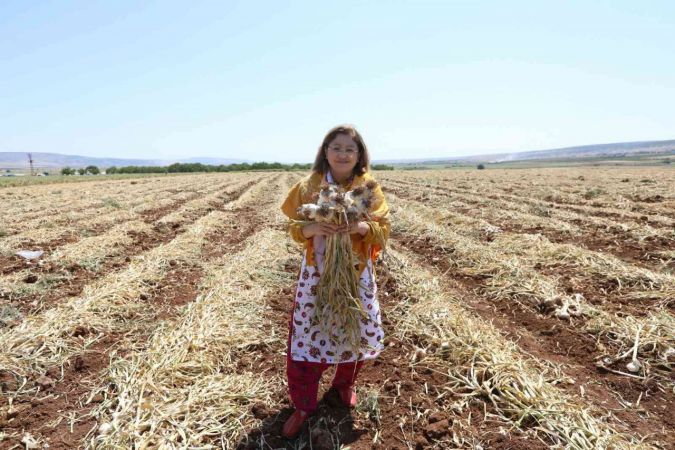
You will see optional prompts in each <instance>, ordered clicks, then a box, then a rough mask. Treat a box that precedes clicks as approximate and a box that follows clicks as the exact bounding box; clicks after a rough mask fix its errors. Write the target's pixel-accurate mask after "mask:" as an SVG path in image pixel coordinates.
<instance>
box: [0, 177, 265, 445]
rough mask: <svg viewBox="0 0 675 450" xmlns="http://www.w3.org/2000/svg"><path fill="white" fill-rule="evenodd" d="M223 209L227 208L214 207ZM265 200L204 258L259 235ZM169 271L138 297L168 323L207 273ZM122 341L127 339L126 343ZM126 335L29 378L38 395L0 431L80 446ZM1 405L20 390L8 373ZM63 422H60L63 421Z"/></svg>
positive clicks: (22, 402) (244, 213)
mask: <svg viewBox="0 0 675 450" xmlns="http://www.w3.org/2000/svg"><path fill="white" fill-rule="evenodd" d="M253 184H255V183H250V184H248V185H246V186H245V187H244V188H242V189H241V190H240V191H238V192H237V193H236V194H235V195H232V196H231V197H230V198H229V199H228V201H232V200H234V199H236V198H239V197H240V196H241V195H242V194H243V193H244V192H245V191H246V190H248V189H249V188H250V187H251V186H252V185H253ZM223 206H225V205H224V204H220V205H214V209H215V208H220V207H223ZM264 206H265V202H262V203H261V204H258V205H257V206H256V207H255V208H254V207H250V206H246V205H245V206H242V207H241V208H239V209H237V210H236V212H237V213H238V214H239V215H240V216H239V217H240V220H241V221H240V222H239V223H240V224H242V226H241V227H238V226H235V227H234V228H230V229H229V230H226V231H225V232H223V231H222V230H221V231H218V232H215V233H213V234H212V235H210V236H209V237H208V238H207V242H208V244H207V245H206V247H205V248H204V249H203V254H202V258H201V259H202V260H203V261H206V260H210V259H215V258H217V257H221V256H223V254H228V253H234V252H236V251H238V250H239V249H241V248H242V247H243V243H244V241H245V240H246V239H247V238H248V237H249V236H250V235H252V234H253V233H254V232H256V231H258V229H259V227H260V226H262V224H264V223H265V222H266V221H268V220H269V218H264V217H261V216H260V214H259V212H258V211H260V210H262V209H264ZM169 229H170V230H171V231H169V232H168V233H169V234H168V235H158V236H154V238H153V239H150V240H143V241H142V242H141V243H140V244H142V245H143V246H144V247H146V248H151V247H154V246H156V245H159V244H160V243H163V242H168V241H169V240H170V239H172V238H169V237H167V236H170V235H172V236H175V235H176V234H177V231H176V230H175V229H172V228H171V227H169ZM169 268H170V270H169V271H168V273H167V274H166V276H165V277H164V278H163V279H162V281H161V282H160V283H158V285H157V286H155V289H154V290H153V292H152V294H151V295H149V296H148V297H147V298H140V300H141V301H145V302H147V303H148V305H152V307H153V308H156V309H157V320H158V321H160V320H166V319H170V318H172V317H174V316H175V315H176V314H177V313H178V310H179V308H180V307H181V306H182V305H185V304H187V303H189V302H191V301H193V300H194V299H195V297H196V296H197V295H198V288H199V284H200V281H201V279H202V276H203V273H202V271H201V269H200V268H199V267H198V266H191V265H187V264H181V263H179V262H177V261H176V262H175V263H174V262H173V261H169ZM146 331H147V333H141V334H139V335H136V336H134V340H135V341H137V342H139V343H142V342H146V341H147V339H148V337H149V333H151V332H152V328H150V329H148V330H146ZM89 332H90V331H89V330H86V329H82V330H76V333H81V334H83V335H84V334H87V333H89ZM123 339H124V340H123ZM128 339H129V336H128V335H115V334H109V335H106V336H104V337H103V338H102V339H101V340H100V341H98V342H97V343H96V344H95V345H93V346H92V347H91V349H90V350H89V351H87V352H86V353H84V354H82V355H77V356H75V357H74V358H72V359H71V360H69V361H68V362H66V364H64V366H63V368H54V369H50V370H49V371H48V372H47V373H45V374H44V376H45V377H47V378H43V379H41V378H40V377H37V378H36V379H35V380H30V382H31V383H34V384H35V385H39V386H43V385H44V389H43V388H42V387H41V388H40V390H39V391H38V395H37V396H29V395H26V396H19V397H16V398H14V399H13V409H14V412H12V414H11V417H2V416H0V428H1V429H3V430H4V431H5V432H6V433H8V434H11V433H18V435H19V436H20V437H19V439H20V438H21V436H22V435H23V433H24V432H29V433H32V434H33V435H35V436H38V435H39V436H40V437H41V438H43V439H45V440H46V442H48V443H49V448H50V449H58V450H66V449H68V450H70V449H73V448H78V446H81V445H82V442H83V440H84V438H85V437H86V436H87V434H88V433H89V432H90V431H91V430H92V429H93V428H94V427H95V426H97V423H96V420H95V419H94V418H93V417H91V416H89V415H88V413H89V412H90V411H92V410H93V409H94V408H95V406H96V404H97V403H100V402H101V401H102V400H103V397H102V396H101V394H99V395H94V396H93V398H92V399H91V401H90V402H88V400H89V399H87V398H85V396H86V395H89V394H90V393H91V392H93V390H94V389H96V388H97V387H99V386H101V379H102V377H104V376H105V371H106V369H107V367H108V365H109V359H110V356H111V354H112V352H113V351H114V352H116V354H115V357H116V358H119V357H124V356H125V355H126V354H127V353H128V352H129V351H130V349H128V348H120V343H121V342H129V341H128ZM0 387H1V388H2V389H0V405H2V404H6V403H7V398H6V395H7V392H8V391H14V390H16V389H17V388H18V387H19V386H18V384H17V382H16V380H15V379H14V377H13V376H12V375H11V374H9V373H6V372H5V373H3V372H0ZM70 415H72V416H73V417H77V418H78V420H77V421H76V422H75V423H73V424H72V428H71V423H70V422H69V421H68V420H67V419H64V417H69V416H70ZM59 419H61V420H59ZM16 445H19V442H18V441H17V440H14V439H9V440H7V441H0V450H5V449H10V448H15V447H16Z"/></svg>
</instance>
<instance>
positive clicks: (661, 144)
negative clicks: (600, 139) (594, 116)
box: [375, 140, 675, 164]
mask: <svg viewBox="0 0 675 450" xmlns="http://www.w3.org/2000/svg"><path fill="white" fill-rule="evenodd" d="M672 152H675V140H668V141H639V142H616V143H612V144H593V145H581V146H578V147H564V148H554V149H550V150H533V151H523V152H515V153H493V154H489V155H469V156H458V157H452V158H430V159H416V160H400V159H398V160H378V161H375V162H376V163H381V164H423V163H435V164H439V163H446V162H447V163H453V162H470V163H475V162H488V163H497V162H507V161H528V160H555V159H563V158H581V159H583V158H598V157H623V156H631V155H638V154H647V153H654V154H659V153H672Z"/></svg>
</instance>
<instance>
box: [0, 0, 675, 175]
mask: <svg viewBox="0 0 675 450" xmlns="http://www.w3.org/2000/svg"><path fill="white" fill-rule="evenodd" d="M320 4H325V5H328V4H329V3H328V2H309V1H308V2H283V1H278V2H253V1H250V2H232V1H213V2H209V1H204V2H198V1H193V2H187V1H185V2H175V1H156V2H155V1H143V2H136V1H105V2H104V1H84V0H83V1H79V2H66V1H59V2H56V1H55V2H40V1H16V2H12V1H3V2H0V151H33V152H40V151H42V152H56V153H67V154H79V155H86V156H110V157H112V156H116V157H125V158H127V157H138V158H179V157H190V156H217V157H224V158H228V157H235V158H246V159H251V160H265V161H283V162H295V161H299V162H308V161H311V160H312V159H313V157H314V154H315V152H316V148H317V146H318V145H319V144H320V141H321V139H322V137H323V135H324V134H325V133H326V131H327V130H328V129H329V128H331V127H332V126H334V125H336V124H339V123H345V122H347V123H353V124H355V125H356V126H357V128H358V129H359V130H360V131H361V132H362V134H363V136H364V138H365V140H366V143H367V144H368V146H369V148H370V150H371V153H372V156H373V158H374V159H389V158H417V157H443V156H456V155H467V154H480V153H489V152H501V151H521V150H536V149H545V148H554V147H565V146H573V145H583V144H593V143H606V142H620V141H637V140H657V139H673V138H675V131H674V130H675V110H674V109H673V108H674V105H675V45H674V44H673V43H674V42H675V3H673V2H665V1H663V2H635V1H613V2H609V1H602V2H599V1H598V2H592V1H566V2H545V1H544V2H542V1H532V2H518V1H509V2H504V1H502V2H496V1H495V2H485V1H474V2H469V1H467V2H452V1H438V2H424V1H416V2H412V1H409V2H398V1H388V2H374V1H371V2H350V1H343V2H333V3H332V4H333V6H330V7H322V6H320Z"/></svg>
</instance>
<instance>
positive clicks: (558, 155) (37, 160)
mask: <svg viewBox="0 0 675 450" xmlns="http://www.w3.org/2000/svg"><path fill="white" fill-rule="evenodd" d="M672 152H675V139H674V140H664V141H637V142H616V143H610V144H592V145H581V146H576V147H564V148H554V149H549V150H532V151H523V152H512V153H493V154H488V155H469V156H456V157H447V158H417V159H405V160H402V159H395V160H394V159H389V160H386V159H384V160H376V161H373V162H374V163H377V164H416V163H443V162H448V163H451V162H470V163H475V162H487V163H498V162H510V161H527V160H555V159H562V158H580V159H583V158H592V157H619V156H630V155H637V154H645V153H654V154H659V153H672ZM32 155H33V161H34V166H35V168H36V169H57V168H61V167H66V166H68V167H74V168H79V167H86V166H90V165H93V166H97V167H100V168H106V167H110V166H117V167H121V166H168V165H171V164H173V163H176V162H180V163H202V164H211V165H220V164H241V163H245V162H247V163H251V162H255V161H251V160H245V159H237V158H213V157H193V158H185V159H177V160H162V159H125V158H95V157H88V156H78V155H62V154H60V153H40V152H35V153H32ZM26 168H28V157H27V154H26V153H24V152H0V169H26Z"/></svg>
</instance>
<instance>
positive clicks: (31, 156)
mask: <svg viewBox="0 0 675 450" xmlns="http://www.w3.org/2000/svg"><path fill="white" fill-rule="evenodd" d="M28 162H29V163H30V176H31V177H34V176H35V169H33V155H31V154H30V153H29V154H28Z"/></svg>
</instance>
